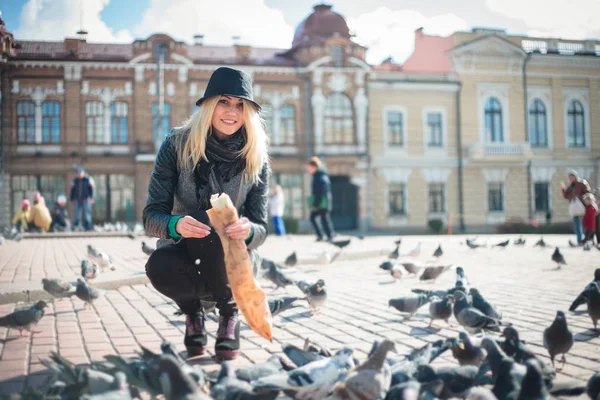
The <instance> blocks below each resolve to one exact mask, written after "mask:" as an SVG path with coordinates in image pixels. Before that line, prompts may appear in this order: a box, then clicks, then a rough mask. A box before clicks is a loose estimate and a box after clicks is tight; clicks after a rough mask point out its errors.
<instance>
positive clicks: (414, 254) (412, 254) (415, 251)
mask: <svg viewBox="0 0 600 400" xmlns="http://www.w3.org/2000/svg"><path fill="white" fill-rule="evenodd" d="M420 254H421V242H418V243H417V246H416V247H415V248H414V249H412V250H411V251H409V252H408V253H406V254H405V255H406V256H407V257H419V255H420Z"/></svg>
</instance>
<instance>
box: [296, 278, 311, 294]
mask: <svg viewBox="0 0 600 400" xmlns="http://www.w3.org/2000/svg"><path fill="white" fill-rule="evenodd" d="M294 283H295V284H296V286H297V287H298V289H300V291H301V292H302V293H304V294H308V289H310V287H311V286H312V284H311V283H309V282H306V281H295V282H294Z"/></svg>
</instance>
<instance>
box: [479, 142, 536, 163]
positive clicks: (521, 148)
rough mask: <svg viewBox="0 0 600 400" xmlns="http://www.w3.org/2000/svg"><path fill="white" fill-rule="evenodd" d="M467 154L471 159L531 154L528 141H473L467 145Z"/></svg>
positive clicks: (505, 157)
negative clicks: (473, 142)
mask: <svg viewBox="0 0 600 400" xmlns="http://www.w3.org/2000/svg"><path fill="white" fill-rule="evenodd" d="M468 154H469V158H470V159H473V160H483V159H485V160H488V159H495V160H498V159H500V160H513V159H515V158H528V157H531V156H532V155H533V153H532V152H531V147H530V146H529V144H528V143H475V144H472V145H471V146H469V150H468Z"/></svg>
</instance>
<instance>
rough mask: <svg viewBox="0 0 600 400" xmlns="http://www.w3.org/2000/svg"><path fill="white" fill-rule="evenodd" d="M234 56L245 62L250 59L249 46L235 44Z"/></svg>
mask: <svg viewBox="0 0 600 400" xmlns="http://www.w3.org/2000/svg"><path fill="white" fill-rule="evenodd" d="M234 47H235V58H236V59H237V61H238V62H242V63H247V62H248V61H249V60H250V51H251V47H250V46H242V45H239V44H236V45H235V46H234Z"/></svg>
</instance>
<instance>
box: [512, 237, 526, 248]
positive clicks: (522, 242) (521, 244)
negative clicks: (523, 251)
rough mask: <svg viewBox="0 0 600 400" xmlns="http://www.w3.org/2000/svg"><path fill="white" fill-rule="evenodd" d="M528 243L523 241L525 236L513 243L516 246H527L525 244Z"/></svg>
mask: <svg viewBox="0 0 600 400" xmlns="http://www.w3.org/2000/svg"><path fill="white" fill-rule="evenodd" d="M526 241H527V240H526V239H523V236H520V237H519V238H518V239H516V240H515V241H514V242H513V243H514V245H515V246H525V242H526Z"/></svg>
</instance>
